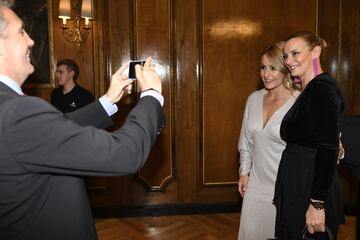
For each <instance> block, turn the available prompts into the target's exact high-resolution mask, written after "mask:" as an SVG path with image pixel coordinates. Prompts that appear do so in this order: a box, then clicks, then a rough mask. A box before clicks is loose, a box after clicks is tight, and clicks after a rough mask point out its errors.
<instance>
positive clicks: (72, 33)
mask: <svg viewBox="0 0 360 240" xmlns="http://www.w3.org/2000/svg"><path fill="white" fill-rule="evenodd" d="M80 2H81V0H75V2H74V5H73V10H74V12H75V20H76V28H75V29H70V28H69V27H68V26H67V25H66V20H68V19H70V0H60V3H59V18H61V19H62V26H61V29H62V34H63V35H64V38H65V39H66V41H68V42H75V43H76V47H77V48H78V49H79V48H80V43H83V42H85V41H86V39H87V37H88V36H89V30H90V25H89V20H90V19H92V18H93V17H92V0H83V1H82V6H81V8H80ZM81 18H84V19H85V24H84V26H83V27H82V29H80V20H81Z"/></svg>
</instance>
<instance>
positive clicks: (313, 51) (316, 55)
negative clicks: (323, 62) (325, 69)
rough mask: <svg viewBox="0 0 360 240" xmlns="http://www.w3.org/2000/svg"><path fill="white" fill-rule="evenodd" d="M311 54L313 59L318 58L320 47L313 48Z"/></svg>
mask: <svg viewBox="0 0 360 240" xmlns="http://www.w3.org/2000/svg"><path fill="white" fill-rule="evenodd" d="M311 52H312V56H313V59H315V58H320V54H321V47H320V46H315V47H314V48H313V50H312V51H311Z"/></svg>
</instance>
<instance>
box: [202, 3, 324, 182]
mask: <svg viewBox="0 0 360 240" xmlns="http://www.w3.org/2000/svg"><path fill="white" fill-rule="evenodd" d="M275 5H277V6H284V7H283V8H273V6H275ZM201 7H202V11H203V25H202V26H201V27H202V28H203V39H202V41H200V43H202V42H203V46H197V47H203V49H202V52H203V59H202V62H203V75H202V76H201V87H202V89H201V92H202V96H203V97H202V98H199V99H198V102H199V103H200V104H201V108H202V109H203V111H202V112H199V114H200V115H201V118H202V125H203V126H202V127H200V128H199V129H202V130H203V132H202V142H203V151H202V153H203V155H202V157H201V160H202V162H201V164H202V168H201V169H200V170H201V171H203V172H202V173H201V174H202V175H203V178H202V184H204V185H208V186H214V185H222V184H225V185H226V184H229V183H233V184H235V183H236V182H237V178H238V171H237V168H238V163H237V157H238V156H237V150H236V147H237V141H238V137H239V132H240V127H241V122H242V115H243V111H244V107H245V102H246V99H247V96H248V95H249V94H250V93H251V92H252V91H254V90H255V89H256V88H257V86H258V85H259V80H258V79H259V74H258V66H259V61H260V52H261V50H262V49H263V48H264V47H265V46H266V45H267V44H269V43H270V42H272V41H276V40H280V39H282V38H284V36H286V35H288V34H289V33H291V32H293V31H299V30H310V31H314V32H315V31H316V19H317V14H316V1H312V2H311V3H310V4H302V5H301V6H300V5H299V4H297V3H296V2H292V1H286V0H283V1H278V0H274V1H266V2H259V3H257V2H254V1H246V0H243V1H235V0H227V1H225V2H219V1H216V0H212V1H211V0H207V1H203V6H201ZM269 9H272V10H271V11H269ZM284 9H286V11H284ZM295 12H301V15H302V16H301V19H302V21H298V18H289V17H288V16H289V15H290V14H291V13H295ZM284 19H287V20H286V21H284ZM202 114H203V115H202Z"/></svg>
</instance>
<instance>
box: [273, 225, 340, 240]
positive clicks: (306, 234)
mask: <svg viewBox="0 0 360 240" xmlns="http://www.w3.org/2000/svg"><path fill="white" fill-rule="evenodd" d="M325 234H326V235H327V237H328V239H329V240H334V237H333V235H332V233H331V230H330V228H329V227H328V226H325ZM311 235H312V234H310V233H309V232H308V231H307V227H305V228H304V230H303V234H302V238H301V239H300V240H314V238H313V237H312V236H311ZM267 240H282V239H280V238H267Z"/></svg>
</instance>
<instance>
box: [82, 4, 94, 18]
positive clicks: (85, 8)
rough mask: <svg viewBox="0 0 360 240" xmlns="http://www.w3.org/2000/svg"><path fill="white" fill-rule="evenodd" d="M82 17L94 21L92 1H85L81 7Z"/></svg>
mask: <svg viewBox="0 0 360 240" xmlns="http://www.w3.org/2000/svg"><path fill="white" fill-rule="evenodd" d="M81 17H83V18H85V19H86V18H88V19H92V18H93V16H92V0H83V2H82V7H81Z"/></svg>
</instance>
